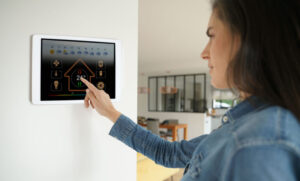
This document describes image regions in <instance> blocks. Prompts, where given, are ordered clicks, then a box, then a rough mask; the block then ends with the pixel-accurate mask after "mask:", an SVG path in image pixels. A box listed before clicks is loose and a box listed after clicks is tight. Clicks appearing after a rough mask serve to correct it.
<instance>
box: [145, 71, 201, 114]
mask: <svg viewBox="0 0 300 181" xmlns="http://www.w3.org/2000/svg"><path fill="white" fill-rule="evenodd" d="M205 83H206V74H188V75H171V76H170V75H168V76H153V77H149V78H148V86H149V90H150V92H149V94H148V110H149V111H158V112H205V111H206V84H205Z"/></svg>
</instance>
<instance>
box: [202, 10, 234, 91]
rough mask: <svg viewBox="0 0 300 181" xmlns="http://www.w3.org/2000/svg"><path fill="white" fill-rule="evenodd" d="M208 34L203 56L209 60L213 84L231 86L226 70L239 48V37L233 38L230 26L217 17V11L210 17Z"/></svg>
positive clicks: (222, 87) (218, 86)
mask: <svg viewBox="0 0 300 181" xmlns="http://www.w3.org/2000/svg"><path fill="white" fill-rule="evenodd" d="M207 36H208V37H209V41H208V43H207V45H206V47H205V48H204V50H203V52H202V53H201V56H202V58H203V59H204V60H207V61H208V67H209V74H210V76H211V84H212V85H213V86H214V87H215V88H218V89H226V88H229V87H228V83H227V79H226V70H227V66H228V63H229V62H230V60H231V59H232V58H233V56H234V55H235V53H236V52H237V50H238V47H239V39H238V38H233V36H232V35H231V33H230V31H229V28H228V27H227V26H225V24H224V23H223V22H222V21H221V20H220V19H219V18H218V17H217V14H216V12H215V11H214V12H213V13H212V15H211V17H210V19H209V23H208V28H207ZM233 41H235V42H233Z"/></svg>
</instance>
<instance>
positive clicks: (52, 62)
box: [32, 35, 121, 104]
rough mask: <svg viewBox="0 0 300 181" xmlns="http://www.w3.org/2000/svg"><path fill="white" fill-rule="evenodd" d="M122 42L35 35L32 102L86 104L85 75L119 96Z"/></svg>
mask: <svg viewBox="0 0 300 181" xmlns="http://www.w3.org/2000/svg"><path fill="white" fill-rule="evenodd" d="M120 52H121V50H120V41H118V40H111V39H97V38H83V37H69V36H51V35H33V37H32V102H33V103H34V104H68V103H82V102H83V99H84V97H85V90H86V89H87V87H86V86H85V85H84V84H83V83H82V82H81V81H80V77H84V78H85V79H87V80H88V81H90V82H91V83H93V85H94V86H95V87H97V88H98V89H102V90H104V91H105V92H107V93H108V94H109V95H110V98H111V100H112V101H113V102H115V101H116V100H117V99H118V95H119V82H120V80H119V74H120V72H119V61H120Z"/></svg>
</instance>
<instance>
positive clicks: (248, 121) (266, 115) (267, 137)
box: [232, 106, 300, 154]
mask: <svg viewBox="0 0 300 181" xmlns="http://www.w3.org/2000/svg"><path fill="white" fill-rule="evenodd" d="M232 131H233V133H234V135H235V137H236V139H237V141H238V143H239V144H240V145H243V146H257V145H274V144H277V145H281V146H285V147H290V148H292V149H294V151H297V152H298V153H299V154H300V139H299V138H300V122H299V120H298V119H297V118H296V117H295V116H294V115H293V113H292V112H291V111H289V110H287V109H284V108H282V107H280V106H269V107H266V108H264V109H260V110H256V111H253V112H251V113H249V114H247V115H245V116H243V117H241V118H240V120H236V125H235V126H234V129H233V130H232Z"/></svg>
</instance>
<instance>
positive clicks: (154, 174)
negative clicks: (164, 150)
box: [137, 153, 179, 181]
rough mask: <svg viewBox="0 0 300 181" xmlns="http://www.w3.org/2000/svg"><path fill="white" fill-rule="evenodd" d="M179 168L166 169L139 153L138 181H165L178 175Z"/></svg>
mask: <svg viewBox="0 0 300 181" xmlns="http://www.w3.org/2000/svg"><path fill="white" fill-rule="evenodd" d="M178 172H179V169H178V168H166V167H163V166H161V165H158V164H156V163H155V162H154V161H152V160H151V159H149V158H147V157H146V156H144V155H142V154H141V153H137V181H153V180H155V181H163V180H166V179H168V178H170V177H172V176H173V175H174V174H176V173H178Z"/></svg>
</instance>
